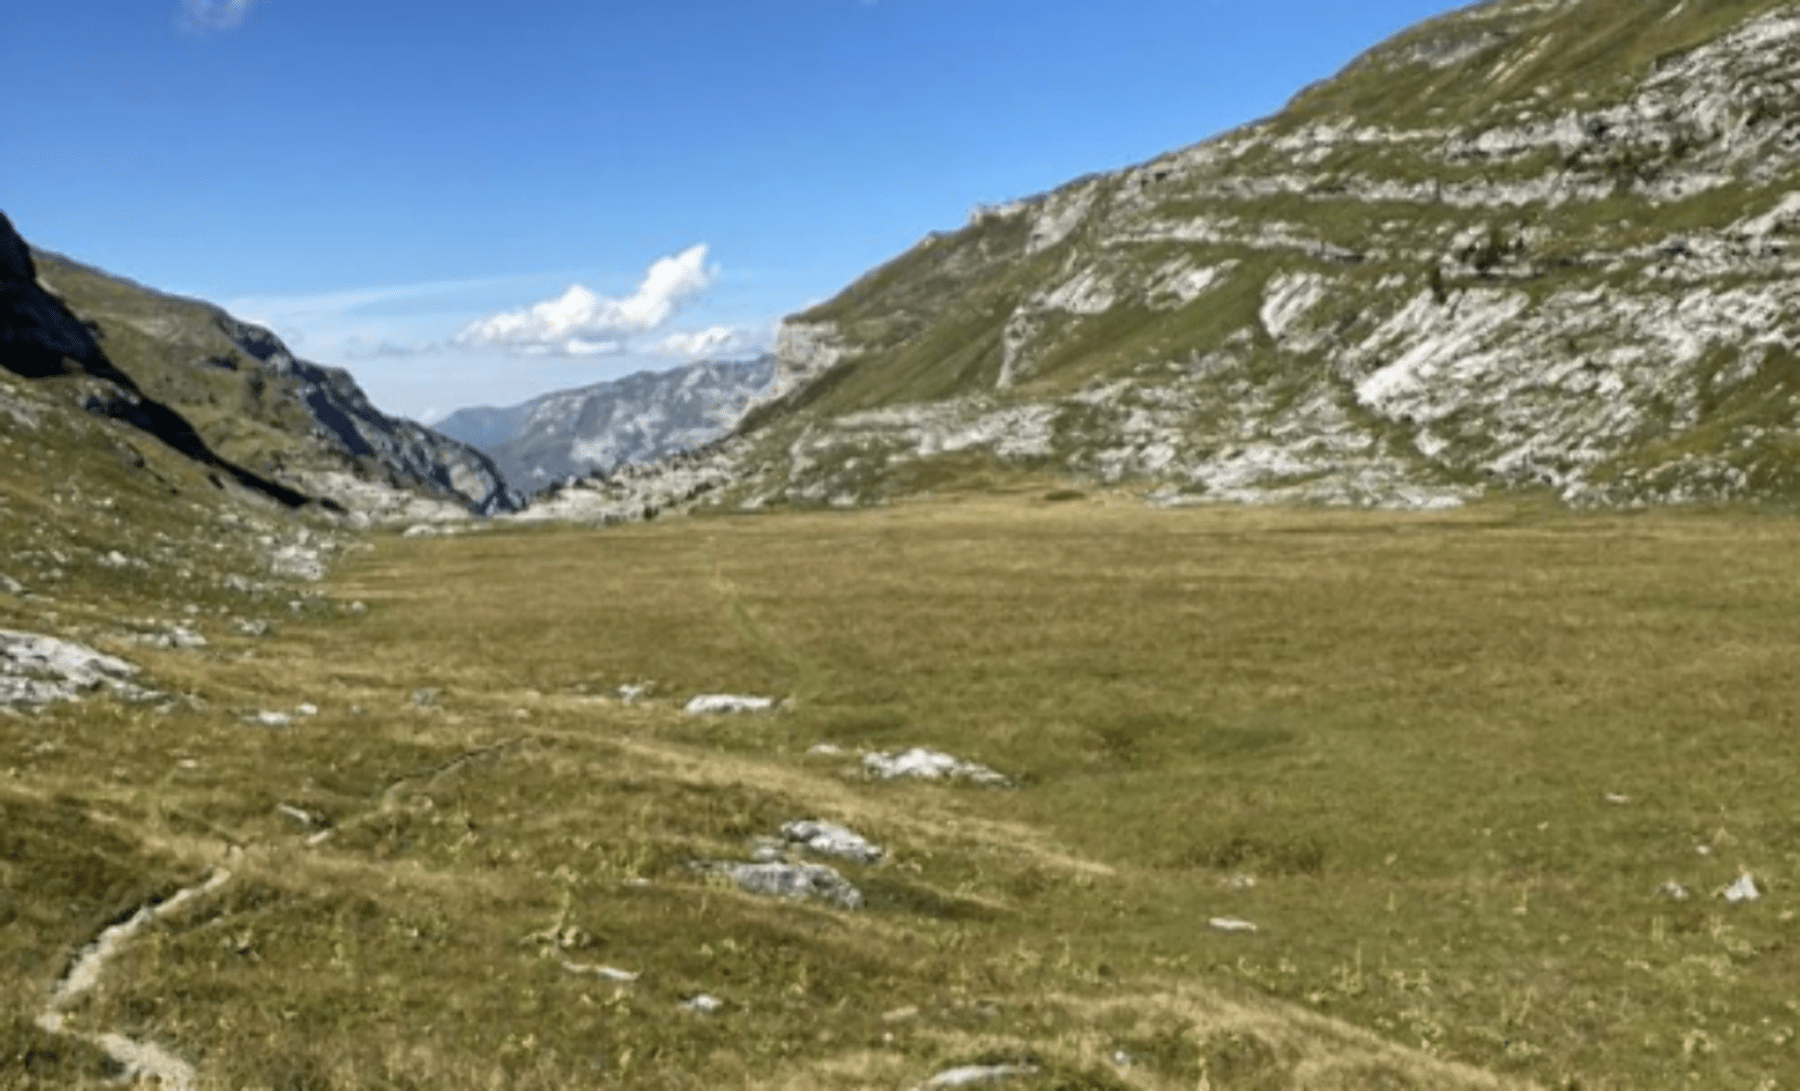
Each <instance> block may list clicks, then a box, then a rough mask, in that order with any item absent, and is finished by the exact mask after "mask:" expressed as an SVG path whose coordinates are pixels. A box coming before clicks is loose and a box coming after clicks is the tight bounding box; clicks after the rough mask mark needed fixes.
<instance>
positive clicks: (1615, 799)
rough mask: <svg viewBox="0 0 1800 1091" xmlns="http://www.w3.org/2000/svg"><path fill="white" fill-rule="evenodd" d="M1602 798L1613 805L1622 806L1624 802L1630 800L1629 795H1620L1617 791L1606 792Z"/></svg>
mask: <svg viewBox="0 0 1800 1091" xmlns="http://www.w3.org/2000/svg"><path fill="white" fill-rule="evenodd" d="M1602 798H1604V799H1605V800H1606V801H1607V802H1608V803H1610V804H1612V805H1613V806H1615V807H1623V806H1625V804H1627V803H1630V802H1631V797H1630V796H1622V795H1620V794H1619V793H1617V792H1608V793H1606V795H1605V796H1603V797H1602Z"/></svg>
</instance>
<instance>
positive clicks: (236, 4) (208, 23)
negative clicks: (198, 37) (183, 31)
mask: <svg viewBox="0 0 1800 1091" xmlns="http://www.w3.org/2000/svg"><path fill="white" fill-rule="evenodd" d="M255 2H256V0H181V21H182V25H184V26H186V27H187V28H188V29H189V30H231V29H232V28H234V27H236V26H237V25H238V24H240V23H242V22H243V21H244V17H245V16H247V15H249V14H250V7H251V5H253V4H254V3H255Z"/></svg>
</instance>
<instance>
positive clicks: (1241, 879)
mask: <svg viewBox="0 0 1800 1091" xmlns="http://www.w3.org/2000/svg"><path fill="white" fill-rule="evenodd" d="M1219 885H1220V886H1222V887H1224V888H1225V889H1226V890H1249V889H1251V888H1252V887H1254V886H1255V885H1256V876H1254V875H1233V876H1232V877H1231V878H1229V879H1220V880H1219Z"/></svg>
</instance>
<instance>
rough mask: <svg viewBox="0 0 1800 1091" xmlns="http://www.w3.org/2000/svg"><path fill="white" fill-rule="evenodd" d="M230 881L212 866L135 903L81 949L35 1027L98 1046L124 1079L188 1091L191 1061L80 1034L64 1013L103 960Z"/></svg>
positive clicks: (148, 1046) (92, 981)
mask: <svg viewBox="0 0 1800 1091" xmlns="http://www.w3.org/2000/svg"><path fill="white" fill-rule="evenodd" d="M230 879H231V873H230V872H229V871H226V870H225V869H223V868H218V869H215V870H214V871H213V872H212V873H211V874H210V875H208V876H207V877H206V879H205V880H204V881H202V882H200V883H198V884H196V885H194V886H190V887H183V888H182V889H181V890H178V891H176V892H175V893H174V894H173V895H171V896H170V897H169V898H167V899H165V900H163V901H161V902H157V903H155V904H146V905H143V906H139V907H138V911H137V912H136V913H133V914H132V915H131V916H130V917H129V918H127V919H126V920H123V921H121V922H119V923H118V924H115V925H112V926H111V927H109V928H106V929H104V930H103V931H102V932H101V933H100V934H99V935H98V936H96V937H94V942H92V943H90V944H88V945H87V946H86V947H85V948H83V949H82V951H81V953H80V954H79V955H77V956H76V957H75V962H74V964H73V965H71V966H70V967H69V971H68V973H66V974H64V975H63V976H62V979H61V980H60V981H58V982H57V983H56V988H55V989H53V990H52V991H51V993H50V1001H49V1003H48V1004H46V1005H45V1007H44V1010H43V1012H42V1013H41V1014H39V1015H38V1018H37V1024H38V1026H39V1027H42V1028H43V1029H44V1030H45V1031H47V1032H48V1033H51V1034H67V1035H70V1036H71V1037H78V1038H81V1039H83V1040H85V1041H88V1042H91V1043H93V1044H94V1045H96V1046H99V1047H100V1049H102V1050H103V1051H105V1053H106V1055H107V1056H109V1057H111V1058H112V1059H113V1060H114V1061H116V1062H117V1063H118V1064H119V1065H121V1066H123V1068H124V1069H125V1078H126V1079H128V1080H136V1079H140V1078H142V1077H146V1076H149V1077H154V1078H155V1079H156V1080H157V1081H158V1082H160V1083H161V1084H162V1086H163V1088H164V1091H189V1089H191V1088H192V1087H193V1086H194V1066H193V1065H191V1064H188V1063H187V1062H186V1061H184V1060H182V1059H181V1058H179V1057H177V1056H175V1055H174V1054H173V1053H170V1052H169V1051H168V1050H165V1049H163V1048H162V1047H161V1046H158V1045H156V1044H155V1043H152V1042H140V1041H137V1040H135V1039H132V1038H128V1037H126V1036H125V1035H123V1034H84V1033H81V1032H79V1031H71V1030H65V1029H64V1028H63V1023H64V1019H65V1014H64V1013H66V1012H67V1011H68V1010H69V1009H70V1008H72V1007H74V1006H75V1005H76V1004H77V1003H79V1002H80V1001H81V999H82V998H83V997H85V996H86V995H87V994H88V993H90V992H92V991H93V989H94V986H96V985H98V984H99V983H100V975H101V973H102V972H103V971H104V970H105V969H106V964H107V963H108V962H110V961H112V959H114V958H115V957H117V956H118V954H119V952H120V951H122V950H123V949H124V947H125V944H127V943H129V942H130V941H131V939H132V938H133V937H134V936H136V935H137V934H138V933H139V932H142V931H143V930H144V929H145V928H148V927H149V926H150V925H152V924H154V923H155V922H157V921H159V920H164V919H166V918H168V917H170V916H173V915H174V914H175V913H176V912H177V911H179V910H180V909H181V908H182V907H183V906H185V905H187V904H188V903H189V902H191V901H193V900H195V899H197V898H200V897H203V896H204V895H207V894H210V893H212V892H213V891H215V890H217V889H219V888H220V887H221V886H224V885H225V883H226V882H227V881H229V880H230Z"/></svg>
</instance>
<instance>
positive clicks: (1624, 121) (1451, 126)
mask: <svg viewBox="0 0 1800 1091" xmlns="http://www.w3.org/2000/svg"><path fill="white" fill-rule="evenodd" d="M1797 74H1800V5H1795V4H1793V3H1790V2H1779V0H1713V2H1709V3H1705V4H1700V3H1695V2H1693V0H1492V2H1489V3H1482V4H1477V5H1474V6H1471V7H1469V8H1466V9H1463V10H1461V11H1458V12H1455V13H1452V14H1449V15H1446V16H1443V17H1441V18H1438V19H1435V20H1432V21H1429V22H1427V23H1424V24H1422V25H1420V26H1418V27H1416V28H1414V29H1413V30H1410V31H1408V32H1406V33H1404V34H1402V35H1400V36H1398V37H1397V38H1395V39H1393V40H1391V41H1389V42H1387V43H1385V44H1383V45H1381V46H1379V47H1378V48H1375V49H1373V50H1371V51H1370V52H1368V53H1367V54H1366V55H1364V56H1362V57H1360V58H1359V59H1357V60H1356V61H1355V62H1354V63H1352V64H1351V65H1350V66H1349V67H1347V68H1346V69H1345V70H1344V71H1343V72H1342V73H1340V74H1339V75H1338V76H1336V77H1335V78H1333V79H1330V80H1327V81H1325V82H1322V83H1320V84H1317V85H1315V86H1313V87H1310V88H1307V89H1306V90H1304V91H1303V92H1301V93H1300V94H1298V95H1297V96H1296V97H1295V98H1294V100H1293V101H1292V102H1291V103H1290V104H1289V105H1288V107H1287V108H1286V109H1284V110H1283V111H1282V112H1280V113H1279V114H1277V115H1276V116H1274V117H1271V118H1268V119H1266V120H1263V121H1260V122H1257V123H1254V124H1251V125H1248V126H1245V127H1243V128H1241V129H1238V130H1235V131H1232V132H1229V133H1226V134H1224V135H1221V136H1219V137H1217V138H1215V139H1212V140H1208V141H1206V142H1204V143H1201V144H1198V145H1195V146H1193V147H1190V148H1186V149H1183V150H1180V151H1176V152H1172V153H1170V154H1168V155H1164V156H1162V157H1160V158H1157V159H1154V160H1151V161H1150V162H1147V163H1144V164H1142V165H1139V166H1135V167H1132V168H1129V169H1126V170H1121V171H1117V172H1114V173H1110V174H1104V175H1094V176H1090V177H1087V178H1083V179H1079V180H1077V181H1074V182H1072V183H1070V184H1068V185H1066V186H1064V187H1062V188H1061V189H1058V190H1056V191H1055V192H1052V193H1048V194H1044V195H1041V196H1038V197H1033V198H1030V199H1027V200H1022V201H1019V202H1016V203H1013V204H1009V205H1004V206H1000V207H993V208H984V209H981V210H978V211H977V212H976V213H975V214H974V216H973V217H972V218H971V220H970V222H969V223H968V224H967V225H966V226H965V227H964V228H962V229H961V230H959V231H955V232H949V233H941V234H933V235H931V236H930V237H928V238H926V239H924V240H923V241H921V242H920V243H919V244H918V245H917V246H915V247H914V248H913V249H912V250H910V251H909V252H907V253H906V254H904V255H902V256H900V257H899V258H897V259H895V260H894V261H893V262H891V263H889V264H888V265H886V266H884V267H882V268H881V269H878V270H876V271H874V272H873V273H871V274H869V275H868V276H866V277H865V278H863V279H862V280H861V281H859V282H857V283H856V284H854V285H852V286H851V287H850V288H848V289H847V290H846V291H844V292H843V293H842V294H841V295H839V296H838V297H836V298H835V299H832V300H830V301H828V302H826V303H824V304H823V305H821V306H819V307H816V308H814V309H812V310H810V311H808V312H806V313H804V314H801V315H799V316H796V317H795V318H794V319H792V320H790V321H789V322H788V323H787V324H786V326H785V327H784V330H783V332H782V336H781V339H780V350H779V368H778V377H777V382H776V390H777V391H778V393H779V394H780V396H779V397H777V398H776V399H774V400H773V401H772V402H770V403H769V404H767V405H765V406H763V407H761V408H760V409H758V410H756V411H754V412H753V413H752V414H751V415H750V416H749V417H748V418H747V419H746V422H745V426H744V427H743V428H742V429H741V430H740V433H739V435H738V436H737V438H735V439H734V440H732V441H731V442H730V443H727V444H724V445H721V446H720V447H718V448H716V449H714V450H713V451H711V452H709V453H708V454H707V455H706V456H705V457H706V459H707V460H710V461H711V463H713V464H716V472H711V471H709V473H708V475H706V480H705V481H704V482H696V481H695V480H694V479H693V474H694V462H693V460H692V459H690V460H687V462H686V464H685V465H684V466H683V467H681V468H679V472H678V473H676V474H674V475H673V476H671V477H670V478H669V479H668V480H667V481H663V480H661V479H655V480H646V481H643V482H641V483H640V484H639V485H634V486H633V487H632V488H631V489H628V490H626V492H625V494H621V493H620V488H619V485H618V483H617V482H606V481H596V482H593V483H590V484H588V485H584V486H582V487H581V489H578V490H575V491H574V492H570V491H568V490H565V491H564V492H563V493H562V494H559V496H558V497H556V498H554V502H555V503H556V504H558V505H560V510H563V511H564V512H575V511H579V510H584V508H585V509H591V510H593V511H597V512H606V513H614V512H619V511H624V510H627V509H629V508H630V507H631V505H633V504H647V505H649V506H654V507H666V506H667V505H668V504H669V503H671V502H673V503H683V502H691V498H697V497H705V498H707V499H708V500H709V501H710V502H717V503H737V504H749V505H752V506H755V505H760V504H766V503H779V502H801V503H822V502H831V503H839V504H854V503H865V502H872V501H879V500H880V499H881V498H883V497H886V496H891V495H896V494H900V493H906V492H914V491H919V490H922V489H928V488H931V487H933V486H934V485H935V484H937V483H940V482H944V481H950V480H958V479H967V478H968V477H969V476H970V475H971V474H979V473H987V472H994V471H1003V472H1004V471H1011V470H1017V469H1025V470H1031V471H1037V472H1046V473H1050V474H1054V475H1066V476H1074V477H1077V478H1081V479H1087V480H1092V481H1098V482H1108V483H1122V484H1130V485H1132V486H1135V487H1138V488H1141V489H1142V490H1143V491H1145V492H1148V493H1149V494H1151V495H1152V496H1153V497H1154V498H1156V499H1158V500H1160V501H1162V502H1166V503H1186V502H1211V501H1248V502H1263V501H1301V502H1321V503H1329V504H1379V505H1396V506H1413V507H1429V506H1440V505H1454V504H1457V503H1460V502H1462V501H1464V500H1466V499H1468V498H1471V497H1475V496H1479V495H1482V494H1484V493H1488V492H1492V491H1495V490H1514V489H1541V490H1548V491H1551V492H1553V493H1554V494H1555V495H1556V496H1558V497H1560V498H1561V499H1562V500H1564V501H1565V502H1568V503H1571V504H1584V505H1585V504H1620V505H1637V504H1650V503H1683V502H1703V501H1717V500H1727V501H1736V500H1745V501H1756V502H1778V503H1791V502H1792V501H1793V500H1794V499H1796V497H1800V462H1797V459H1796V455H1797V454H1800V359H1797V358H1796V356H1795V335H1796V325H1795V318H1796V307H1797V306H1800V288H1797V287H1796V284H1800V279H1797V278H1796V276H1795V273H1796V272H1797V271H1800V255H1796V254H1794V253H1793V252H1792V247H1793V243H1792V239H1793V237H1794V234H1795V232H1796V231H1797V230H1800V197H1797V196H1794V194H1793V191H1794V188H1795V183H1796V173H1797V168H1800V120H1797V119H1800V82H1796V79H1795V77H1796V75H1797ZM700 484H704V485H705V486H706V487H704V488H700V489H699V490H698V491H697V492H696V491H695V490H696V486H697V485H700ZM582 490H586V491H587V492H588V493H590V494H591V495H590V496H588V497H586V498H584V497H582V496H581V495H580V493H581V492H582ZM684 497H688V498H690V499H689V500H684V499H683V498H684Z"/></svg>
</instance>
